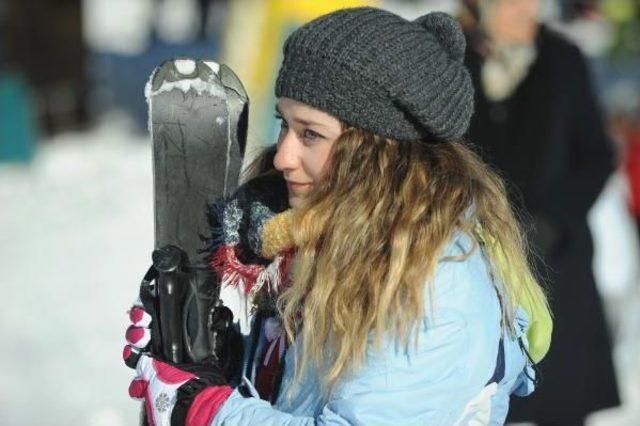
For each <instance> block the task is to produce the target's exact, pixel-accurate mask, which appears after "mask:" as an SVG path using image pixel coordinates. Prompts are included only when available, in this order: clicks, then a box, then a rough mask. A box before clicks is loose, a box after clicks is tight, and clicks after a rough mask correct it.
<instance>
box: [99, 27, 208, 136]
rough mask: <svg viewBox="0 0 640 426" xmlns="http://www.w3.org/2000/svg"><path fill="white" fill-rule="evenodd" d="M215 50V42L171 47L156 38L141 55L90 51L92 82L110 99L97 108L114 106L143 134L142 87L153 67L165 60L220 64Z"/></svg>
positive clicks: (145, 130)
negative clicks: (201, 60)
mask: <svg viewBox="0 0 640 426" xmlns="http://www.w3.org/2000/svg"><path fill="white" fill-rule="evenodd" d="M218 51H219V49H218V42H217V41H216V40H198V41H194V42H189V43H183V44H170V43H165V42H162V41H160V40H157V39H156V40H154V42H153V43H152V45H151V46H150V47H149V49H148V50H147V51H146V52H145V53H143V54H141V55H135V56H125V55H120V54H115V53H108V52H91V56H90V64H91V66H90V68H89V69H90V73H91V80H92V81H93V83H94V84H95V86H96V87H97V88H98V89H101V92H103V91H106V93H108V94H109V96H110V99H109V100H108V101H107V105H100V106H98V109H105V108H106V109H108V108H114V107H115V108H117V109H121V110H123V111H126V112H127V113H128V114H129V115H130V116H131V117H132V118H133V120H134V123H135V125H136V128H137V130H138V131H140V132H142V133H146V132H147V120H148V119H147V104H146V101H145V97H144V87H145V84H146V83H147V80H149V77H150V75H151V72H152V71H153V70H154V68H155V67H157V66H158V65H160V64H161V63H162V62H164V61H166V60H167V59H173V58H177V57H191V58H202V59H213V60H216V61H219V59H218V58H217V54H218ZM97 101H98V102H100V101H103V100H102V99H97Z"/></svg>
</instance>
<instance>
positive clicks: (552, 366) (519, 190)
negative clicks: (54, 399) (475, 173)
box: [465, 0, 619, 426]
mask: <svg viewBox="0 0 640 426" xmlns="http://www.w3.org/2000/svg"><path fill="white" fill-rule="evenodd" d="M539 9H540V4H539V1H538V0H520V1H511V0H481V1H479V3H478V7H477V16H478V23H477V24H474V23H473V19H472V17H471V16H467V19H466V22H467V23H468V24H469V25H468V29H467V34H468V36H469V40H470V43H469V48H468V49H467V54H466V59H465V62H466V64H467V65H468V67H469V71H470V72H471V76H472V78H473V80H474V84H475V87H476V89H477V91H476V112H475V114H474V116H473V119H472V120H471V125H470V129H469V137H470V138H471V140H473V142H474V143H475V144H477V146H478V147H479V148H480V150H481V152H482V153H483V154H484V155H485V158H486V160H487V161H488V162H489V163H490V164H492V165H493V166H495V167H496V168H497V169H498V170H500V171H501V172H502V173H503V176H504V177H505V179H506V180H507V181H508V182H509V183H511V184H512V189H513V193H512V194H511V195H514V197H513V201H514V202H516V203H517V204H518V205H519V207H521V208H522V209H523V210H525V211H527V213H529V214H530V216H531V219H532V228H533V231H532V234H531V240H532V244H533V246H534V249H535V251H536V252H537V253H539V254H540V262H539V263H540V267H539V268H538V269H539V270H540V271H545V274H544V276H545V278H547V280H548V282H549V284H550V288H549V291H550V300H551V304H552V308H553V312H554V319H555V327H554V336H553V341H554V342H555V344H554V346H553V348H552V350H551V351H550V352H549V355H548V357H547V358H546V359H545V360H544V362H543V363H542V364H541V365H540V370H541V373H542V378H543V382H544V386H543V387H542V388H541V389H540V392H536V394H535V395H533V396H532V397H531V398H528V399H526V400H522V401H520V400H517V401H515V403H514V404H513V406H512V413H511V415H510V419H511V420H512V421H535V422H536V423H537V424H539V425H563V426H569V425H581V424H583V423H584V418H585V417H586V416H587V415H588V414H589V413H590V412H593V411H596V410H600V409H603V408H607V407H612V406H616V405H618V404H619V398H618V391H617V387H616V379H615V375H614V370H613V363H612V359H611V346H610V343H609V336H608V332H607V327H606V324H605V318H604V315H603V310H602V306H601V301H600V298H599V295H598V293H597V290H596V286H595V282H594V277H593V272H592V271H593V269H592V257H593V245H592V241H591V235H590V232H589V229H588V228H587V222H586V217H587V212H588V211H589V209H590V208H591V206H592V205H593V203H594V202H595V200H596V197H597V196H598V194H599V193H600V191H601V190H602V188H603V186H604V184H605V182H606V179H607V178H608V177H609V175H610V174H611V172H612V171H613V159H612V149H611V148H612V146H611V144H610V141H609V139H608V137H607V135H606V133H605V129H604V125H603V123H602V115H601V113H600V111H599V108H598V105H597V101H596V96H595V93H594V91H593V89H592V85H591V81H590V79H589V74H588V69H587V64H586V63H585V59H584V57H583V56H582V54H581V53H580V51H579V50H578V48H577V47H576V46H574V45H573V44H571V43H570V42H569V41H567V40H566V39H565V38H563V37H562V36H560V35H558V34H556V33H554V32H553V31H551V30H550V29H549V28H547V27H545V26H544V25H540V24H539V23H538V13H539ZM585 330H588V333H585ZM578 377H579V378H580V385H579V386H576V383H575V380H576V378H578ZM558 395H571V398H569V399H567V400H559V399H558Z"/></svg>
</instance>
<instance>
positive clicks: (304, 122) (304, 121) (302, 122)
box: [276, 105, 327, 127]
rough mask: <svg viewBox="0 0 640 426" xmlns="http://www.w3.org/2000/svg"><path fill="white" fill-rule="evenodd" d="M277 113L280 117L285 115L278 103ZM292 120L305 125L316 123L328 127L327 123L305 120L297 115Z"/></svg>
mask: <svg viewBox="0 0 640 426" xmlns="http://www.w3.org/2000/svg"><path fill="white" fill-rule="evenodd" d="M276 114H278V115H279V116H280V117H283V114H282V112H281V111H280V108H278V105H276ZM292 120H293V121H295V122H297V123H300V124H302V125H303V126H309V125H312V124H315V125H316V126H321V127H327V125H326V124H323V123H319V122H317V121H308V120H303V119H301V118H296V117H293V119H292Z"/></svg>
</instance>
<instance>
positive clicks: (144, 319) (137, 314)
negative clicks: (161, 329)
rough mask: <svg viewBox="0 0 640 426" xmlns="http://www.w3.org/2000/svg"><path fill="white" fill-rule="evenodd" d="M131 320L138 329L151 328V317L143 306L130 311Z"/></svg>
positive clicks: (134, 307)
mask: <svg viewBox="0 0 640 426" xmlns="http://www.w3.org/2000/svg"><path fill="white" fill-rule="evenodd" d="M129 319H130V320H131V323H132V324H133V325H135V326H136V327H149V324H151V315H149V314H148V313H147V311H145V310H144V308H143V307H142V306H133V307H132V308H131V309H130V310H129Z"/></svg>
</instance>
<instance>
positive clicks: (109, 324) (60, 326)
mask: <svg viewBox="0 0 640 426" xmlns="http://www.w3.org/2000/svg"><path fill="white" fill-rule="evenodd" d="M129 128H130V127H129V126H128V124H127V120H126V119H123V118H122V117H120V118H118V117H113V116H112V117H111V118H110V119H108V120H106V121H105V122H104V123H103V124H102V125H100V126H98V127H97V128H96V129H94V130H92V131H89V132H85V133H77V134H67V135H63V136H60V137H57V138H55V139H54V140H49V141H46V143H43V144H42V146H41V149H40V151H39V153H38V156H37V158H36V159H35V161H34V163H33V164H31V165H30V166H26V167H25V166H21V167H17V166H7V165H1V166H0V239H1V240H0V241H2V244H0V259H1V260H0V262H1V265H2V273H1V274H2V275H0V291H1V292H2V295H3V297H2V299H1V300H2V302H1V304H0V341H1V342H2V347H3V350H2V351H0V383H1V385H0V425H25V426H29V425H42V424H47V425H65V426H68V425H89V426H107V425H109V426H120V425H132V424H136V422H137V415H138V408H139V407H138V404H137V403H135V402H133V401H131V400H130V399H129V398H128V396H127V386H128V383H129V380H130V377H131V372H130V371H129V370H128V369H127V368H125V367H124V365H123V363H122V361H121V350H122V346H123V343H124V340H123V332H124V329H125V327H126V323H127V321H126V309H127V307H128V306H129V305H130V304H131V302H132V301H133V299H134V298H135V295H136V293H137V287H138V283H139V280H140V278H141V274H142V273H143V272H144V270H145V268H146V266H147V265H148V263H149V260H150V259H149V255H150V250H151V248H152V245H153V227H152V198H151V191H152V180H151V160H150V147H149V143H148V140H147V138H146V137H144V136H135V135H134V134H133V133H132V132H131V131H130V130H129ZM637 338H638V335H637V334H634V333H631V334H630V335H628V336H627V337H626V341H627V343H628V347H629V348H630V349H631V350H634V349H633V348H634V347H635V348H636V349H637V347H638V346H637V344H636V345H634V344H633V342H635V341H636V340H635V339H637ZM636 359H637V356H636ZM629 364H630V365H634V364H635V363H634V362H629ZM624 380H625V382H624V383H623V387H624V389H627V390H630V391H628V392H627V394H629V395H631V399H632V400H634V401H638V399H640V395H639V394H640V391H639V389H640V376H639V375H638V374H625V375H624ZM639 411H640V409H638V405H637V404H635V405H634V404H631V403H628V404H627V406H626V407H625V408H624V409H623V410H613V411H611V412H609V413H601V414H598V415H596V416H594V417H593V418H592V421H590V422H589V425H590V426H604V425H607V426H626V425H629V426H631V425H634V424H637V423H636V421H637V419H638V418H640V417H639Z"/></svg>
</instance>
